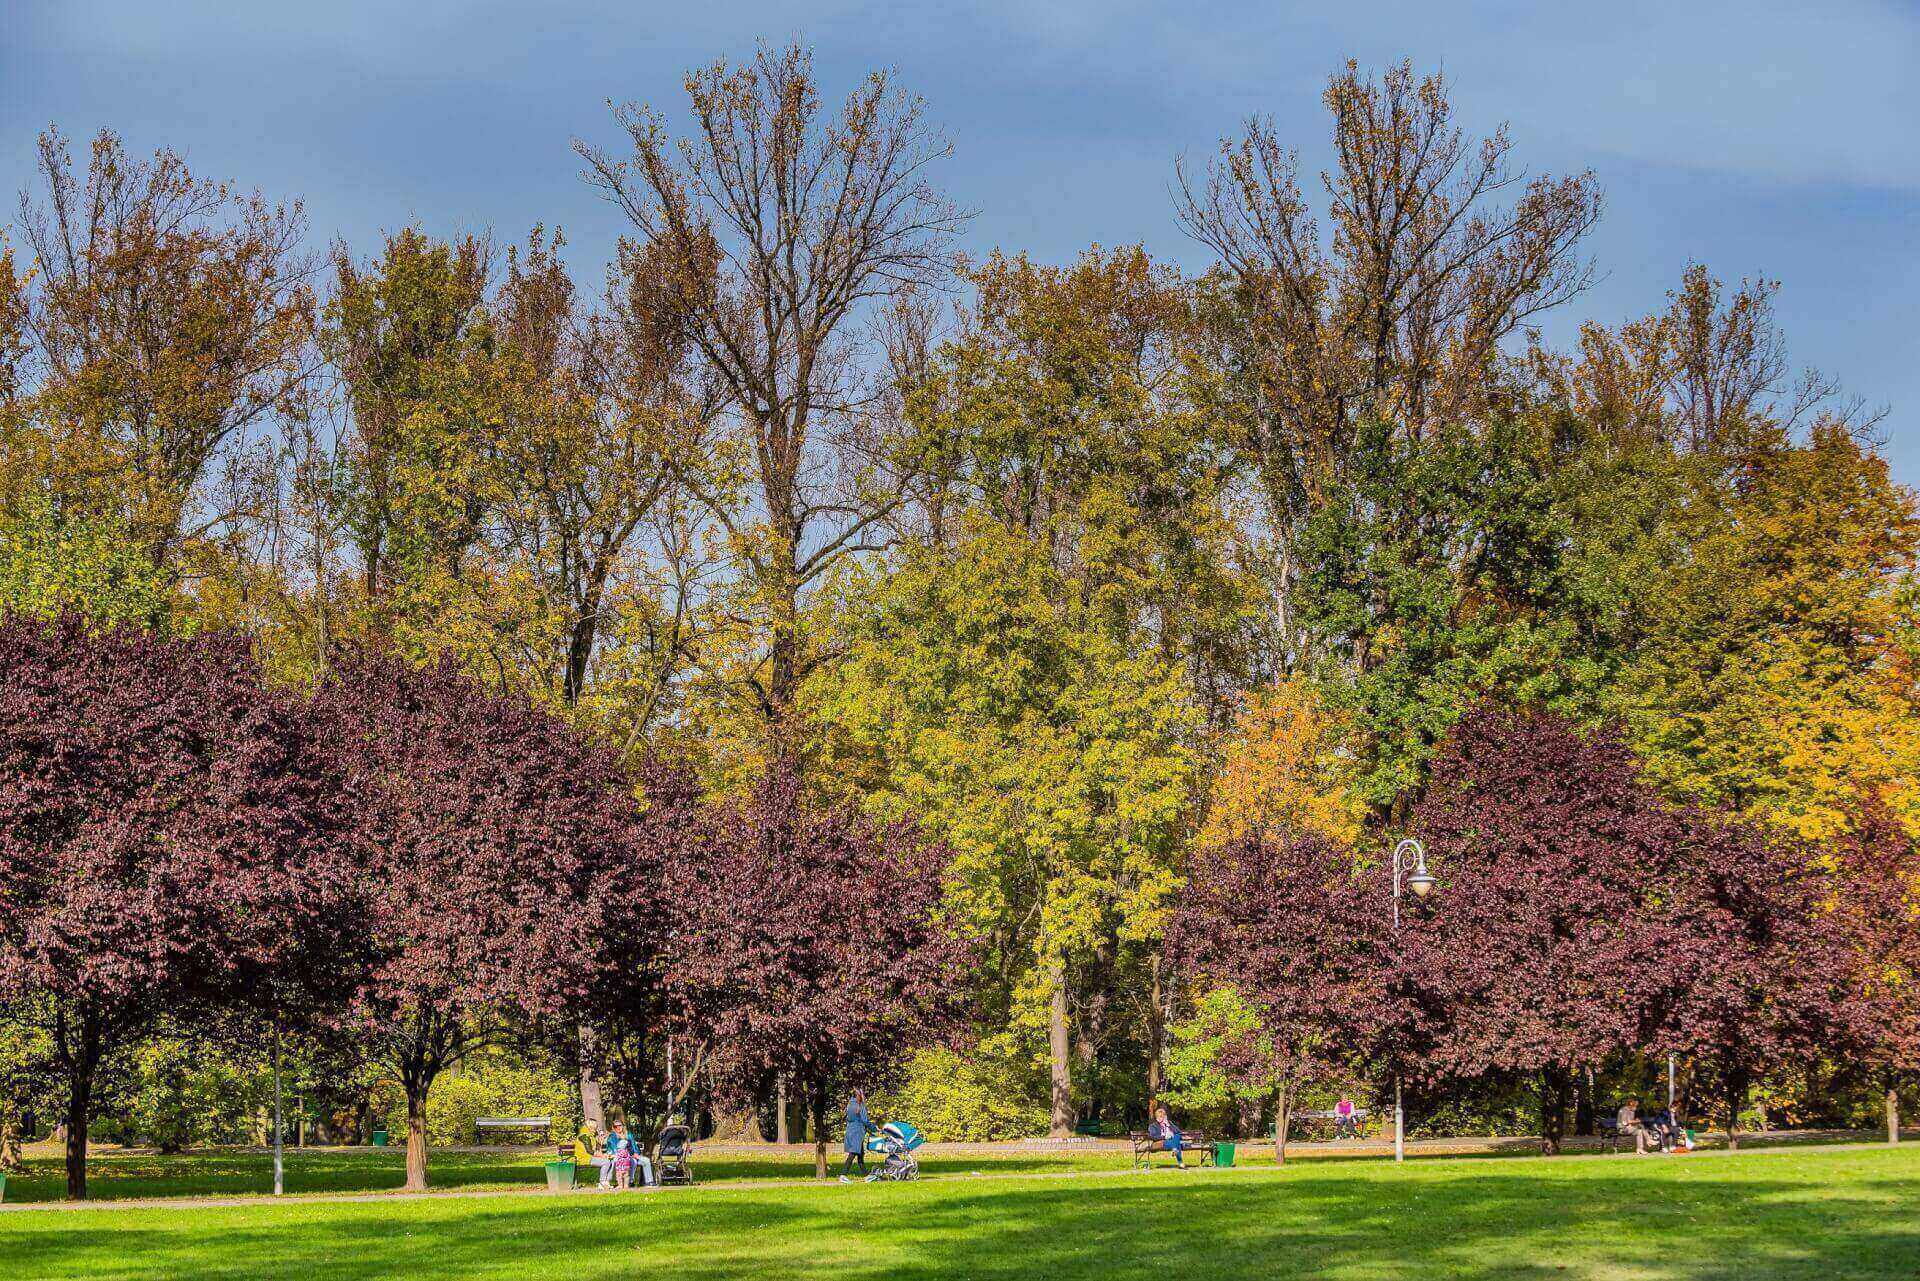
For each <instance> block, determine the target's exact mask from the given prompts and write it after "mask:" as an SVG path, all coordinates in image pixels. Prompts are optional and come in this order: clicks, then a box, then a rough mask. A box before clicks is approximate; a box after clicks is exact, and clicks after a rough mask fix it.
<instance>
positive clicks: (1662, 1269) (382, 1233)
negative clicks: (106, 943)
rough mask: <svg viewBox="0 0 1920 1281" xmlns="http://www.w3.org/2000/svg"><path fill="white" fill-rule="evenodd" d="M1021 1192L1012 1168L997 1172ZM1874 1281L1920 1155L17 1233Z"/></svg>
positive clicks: (620, 1200) (141, 1273) (22, 1248)
mask: <svg viewBox="0 0 1920 1281" xmlns="http://www.w3.org/2000/svg"><path fill="white" fill-rule="evenodd" d="M995 1168H998V1167H995ZM641 1270H644V1271H646V1272H648V1273H656V1272H657V1273H659V1274H663V1275H680V1276H689V1277H725V1278H735V1277H737V1278H747V1277H764V1276H779V1277H801V1278H811V1277H818V1278H828V1277H832V1278H836V1281H839V1279H845V1278H856V1279H865V1278H880V1277H908V1278H914V1277H935V1276H962V1277H978V1278H1000V1277H1005V1278H1021V1279H1022V1281H1031V1279H1033V1278H1040V1281H1070V1279H1072V1278H1082V1277H1122V1278H1127V1277H1141V1278H1145V1277H1153V1278H1155V1279H1156V1281H1162V1279H1164V1278H1168V1277H1174V1276H1181V1277H1185V1276H1194V1277H1241V1276H1250V1275H1259V1276H1269V1277H1271V1276H1281V1277H1289V1276H1317V1277H1331V1278H1348V1279H1352V1281H1361V1279H1372V1278H1383V1277H1402V1276H1407V1277H1415V1276H1417V1277H1465V1276H1474V1277H1480V1276H1487V1277H1511V1278H1544V1277H1594V1278H1636V1279H1647V1278H1707V1277H1711V1278H1726V1279H1728V1281H1733V1279H1735V1278H1740V1279H1743V1281H1745V1279H1750V1278H1820V1279H1821V1281H1832V1279H1833V1278H1839V1277H1846V1278H1872V1277H1912V1276H1915V1275H1916V1274H1920V1150H1916V1149H1913V1148H1903V1149H1880V1150H1856V1149H1848V1150H1828V1151H1806V1152H1756V1153H1751V1154H1740V1155H1735V1156H1717V1155H1716V1156H1707V1155H1702V1156H1696V1157H1691V1158H1680V1159H1671V1160H1667V1159H1654V1158H1650V1159H1645V1160H1640V1159H1635V1158H1631V1157H1618V1158H1610V1159H1593V1158H1588V1159H1580V1158H1563V1159H1560V1160H1558V1161H1547V1160H1540V1159H1513V1160H1429V1161H1419V1162H1413V1163H1409V1164H1408V1165H1406V1166H1403V1167H1398V1168H1396V1167H1395V1166H1393V1165H1392V1164H1390V1163H1386V1162H1365V1163H1346V1162H1342V1163H1337V1164H1336V1163H1324V1164H1323V1163H1311V1164H1301V1165H1293V1166H1289V1167H1288V1168H1287V1169H1285V1170H1274V1169H1271V1168H1267V1169H1259V1168H1255V1169H1249V1170H1239V1171H1234V1170H1228V1171H1218V1172H1196V1173H1178V1172H1173V1171H1155V1172H1152V1173H1147V1174H1106V1173H1101V1172H1092V1171H1088V1172H1083V1173H1081V1174H1078V1175H1075V1174H1070V1173H1069V1174H1058V1175H1032V1176H1014V1177H999V1178H966V1177H960V1176H948V1177H945V1178H931V1179H928V1180H926V1181H923V1182H921V1183H919V1184H913V1185H904V1186H855V1187H840V1186H828V1187H813V1186H806V1187H793V1186H784V1185H782V1186H767V1185H763V1186H753V1185H751V1184H747V1185H734V1186H729V1187H707V1188H696V1189H692V1190H680V1189H676V1190H672V1191H668V1192H665V1193H658V1194H639V1193H634V1194H628V1195H625V1196H621V1195H601V1194H596V1193H580V1194H575V1195H573V1196H570V1197H555V1196H548V1195H544V1194H534V1195H525V1196H521V1195H511V1196H498V1197H438V1198H432V1197H430V1198H422V1199H408V1200H402V1199H384V1198H383V1199H378V1200H372V1201H359V1202H326V1201H305V1202H301V1201H293V1202H282V1203H277V1204H256V1205H249V1206H244V1207H208V1206H193V1207H188V1206H181V1207H177V1208H170V1207H154V1208H127V1207H123V1208H118V1209H115V1208H94V1209H80V1210H56V1209H51V1208H48V1209H28V1210H23V1211H17V1212H9V1213H6V1214H0V1277H10V1278H11V1277H20V1278H30V1277H31V1278H40V1277H47V1278H53V1277H83V1276H84V1277H259V1276H290V1277H291V1276H298V1277H316V1278H357V1277H379V1276H396V1275H407V1276H421V1277H489V1278H534V1277H540V1278H549V1277H556V1276H565V1277H578V1276H588V1277H591V1276H615V1275H627V1274H633V1273H636V1272H638V1271H641Z"/></svg>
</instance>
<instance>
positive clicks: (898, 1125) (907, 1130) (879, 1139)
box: [867, 1121, 926, 1152]
mask: <svg viewBox="0 0 1920 1281" xmlns="http://www.w3.org/2000/svg"><path fill="white" fill-rule="evenodd" d="M925 1142H926V1140H925V1139H924V1138H922V1137H921V1135H920V1131H918V1130H916V1129H915V1128H914V1127H913V1126H911V1125H909V1124H907V1123H906V1122H905V1121H889V1122H887V1123H886V1124H885V1125H883V1126H881V1127H880V1132H879V1133H878V1134H876V1135H874V1136H873V1137H872V1138H870V1139H868V1140H867V1150H868V1151H869V1152H911V1151H913V1150H914V1149H915V1148H917V1147H919V1146H920V1145H921V1144H922V1143H925Z"/></svg>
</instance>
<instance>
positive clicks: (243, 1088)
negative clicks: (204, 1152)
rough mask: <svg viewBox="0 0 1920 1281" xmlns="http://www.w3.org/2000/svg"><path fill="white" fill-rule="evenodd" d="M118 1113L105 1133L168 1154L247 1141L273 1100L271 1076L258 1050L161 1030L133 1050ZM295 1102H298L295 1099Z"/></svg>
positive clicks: (122, 1088) (105, 1127)
mask: <svg viewBox="0 0 1920 1281" xmlns="http://www.w3.org/2000/svg"><path fill="white" fill-rule="evenodd" d="M116 1093H118V1094H119V1096H120V1097H119V1098H118V1099H117V1100H115V1102H116V1103H117V1104H118V1106H117V1107H116V1108H115V1109H114V1110H115V1111H116V1112H117V1113H118V1115H117V1116H116V1117H114V1118H112V1119H111V1120H109V1121H108V1122H107V1123H106V1124H104V1125H102V1126H101V1127H100V1131H101V1133H102V1135H103V1137H114V1138H118V1139H119V1140H120V1141H122V1142H126V1143H135V1144H143V1145H147V1146H151V1147H155V1148H158V1149H159V1150H160V1151H162V1152H181V1151H185V1150H186V1149H188V1148H196V1147H205V1146H207V1145H209V1144H216V1143H245V1142H249V1141H251V1140H252V1139H253V1137H254V1129H255V1123H256V1120H257V1118H258V1117H259V1116H260V1115H261V1114H262V1111H263V1109H266V1108H270V1107H272V1106H273V1094H272V1082H271V1079H270V1078H269V1077H268V1076H267V1075H266V1072H265V1069H264V1065H262V1064H261V1063H260V1062H258V1061H257V1059H256V1057H255V1056H252V1055H234V1054H232V1053H229V1052H228V1051H227V1050H226V1049H224V1048H223V1047H220V1046H218V1045H215V1044H213V1043H212V1042H211V1041H210V1040H209V1039H208V1038H206V1037H204V1036H200V1035H194V1034H186V1035H180V1036H168V1035H163V1036H157V1037H154V1038H153V1039H152V1040H149V1041H146V1042H143V1043H142V1044H141V1045H140V1046H139V1047H138V1048H137V1049H136V1050H135V1051H134V1052H133V1053H132V1054H131V1055H129V1056H128V1063H127V1069H126V1072H125V1075H124V1078H123V1081H122V1082H121V1089H120V1090H118V1091H116ZM289 1102H291V1101H289Z"/></svg>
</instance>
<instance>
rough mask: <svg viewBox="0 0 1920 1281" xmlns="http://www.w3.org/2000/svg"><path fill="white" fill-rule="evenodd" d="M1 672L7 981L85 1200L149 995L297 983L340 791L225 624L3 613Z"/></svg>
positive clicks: (339, 852)
mask: <svg viewBox="0 0 1920 1281" xmlns="http://www.w3.org/2000/svg"><path fill="white" fill-rule="evenodd" d="M0 671H4V672H5V673H6V679H5V681H4V682H3V683H0V1001H5V1002H6V1003H7V1004H8V1006H9V1007H10V1009H11V1010H12V1012H13V1013H14V1014H15V1015H16V1016H18V1017H25V1018H31V1019H35V1020H37V1021H39V1022H41V1023H42V1024H43V1026H44V1028H45V1031H46V1033H47V1036H48V1039H49V1043H50V1046H51V1054H52V1057H53V1060H54V1063H53V1066H54V1068H55V1070H56V1071H57V1073H58V1075H59V1077H60V1079H61V1080H62V1082H63V1084H64V1092H65V1095H66V1116H65V1122H66V1161H67V1195H68V1197H69V1198H71V1199H76V1200H77V1199H80V1198H83V1197H84V1196H86V1192H87V1135H88V1123H89V1121H90V1119H91V1107H92V1103H93V1092H94V1086H95V1082H96V1080H97V1078H98V1074H99V1072H100V1070H101V1067H102V1065H103V1063H105V1062H106V1061H107V1060H108V1059H109V1058H110V1057H111V1056H112V1055H114V1054H116V1053H117V1052H119V1051H120V1050H122V1049H124V1048H125V1047H127V1046H128V1045H130V1044H131V1043H133V1042H134V1041H135V1040H137V1039H138V1038H139V1037H140V1036H141V1035H142V1034H143V1032H144V1031H145V1030H146V1029H147V1028H148V1027H149V1026H150V1025H151V1023H152V1022H153V1020H154V1019H155V1017H156V1016H157V1015H158V1014H159V1013H160V1012H162V1011H165V1012H167V1013H168V1014H170V1015H173V1016H177V1017H186V1018H190V1017H192V1016H193V1015H194V1014H195V1013H198V1012H204V1011H209V1010H215V1009H223V1008H231V1007H236V1006H245V1005H251V1004H262V1005H264V1004H268V1003H270V1002H272V1001H274V1000H276V999H283V1000H284V999H292V1000H294V1001H295V1002H296V1003H299V1004H302V1005H303V1006H304V1005H306V1004H310V1002H306V1001H303V1000H302V999H301V997H300V993H301V991H302V984H301V979H302V977H303V975H304V976H312V975H315V974H317V973H324V971H325V970H326V968H327V966H328V963H329V961H330V959H331V957H332V955H333V954H334V950H335V949H334V944H335V943H337V941H338V931H339V928H340V926H341V923H342V921H343V920H344V918H345V914H346V907H347V905H348V903H349V897H348V894H347V890H348V888H349V886H350V884H351V874H352V862H351V859H350V858H349V857H348V854H349V850H350V845H351V834H352V824H351V822H350V821H349V814H350V812H351V808H352V803H353V797H352V795H351V790H350V787H349V785H348V784H347V783H346V781H345V779H344V778H343V776H342V774H341V773H340V772H339V770H338V769H337V767H336V763H335V762H334V760H333V759H332V758H331V756H330V754H329V753H328V752H327V751H325V750H323V748H322V746H321V745H320V744H319V743H317V742H316V736H315V732H314V731H315V726H314V724H313V722H312V720H311V718H310V717H309V716H308V715H307V714H306V710H305V708H304V707H303V706H302V704H301V703H300V702H299V701H298V700H297V699H296V698H294V697H293V696H291V695H289V694H285V693H281V692H277V691H270V690H268V689H267V688H265V686H264V685H263V683H262V681H261V678H260V672H259V669H258V668H257V666H256V664H255V663H254V662H253V660H252V659H251V657H250V656H249V653H248V649H247V645H246V643H245V641H244V640H243V639H240V638H238V637H232V636H222V635H204V636H200V637H197V638H193V639H187V640H179V639H173V640H169V639H162V638H159V637H156V636H152V635H148V634H146V633H142V632H137V631H132V630H105V631H98V632H90V631H89V630H88V629H87V628H86V627H85V626H83V625H82V624H81V623H80V622H79V621H78V620H77V619H75V618H71V617H69V618H66V619H62V620H60V621H57V622H53V623H36V622H29V621H25V620H22V619H18V618H15V619H10V620H5V621H0Z"/></svg>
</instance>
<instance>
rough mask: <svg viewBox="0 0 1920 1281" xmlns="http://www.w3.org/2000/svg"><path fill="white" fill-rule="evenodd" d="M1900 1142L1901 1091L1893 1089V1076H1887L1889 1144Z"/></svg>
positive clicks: (1889, 1074) (1890, 1074)
mask: <svg viewBox="0 0 1920 1281" xmlns="http://www.w3.org/2000/svg"><path fill="white" fill-rule="evenodd" d="M1899 1141H1900V1091H1898V1090H1896V1089H1894V1088H1893V1074H1892V1073H1891V1072H1889V1073H1888V1074H1887V1142H1889V1143H1898V1142H1899Z"/></svg>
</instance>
